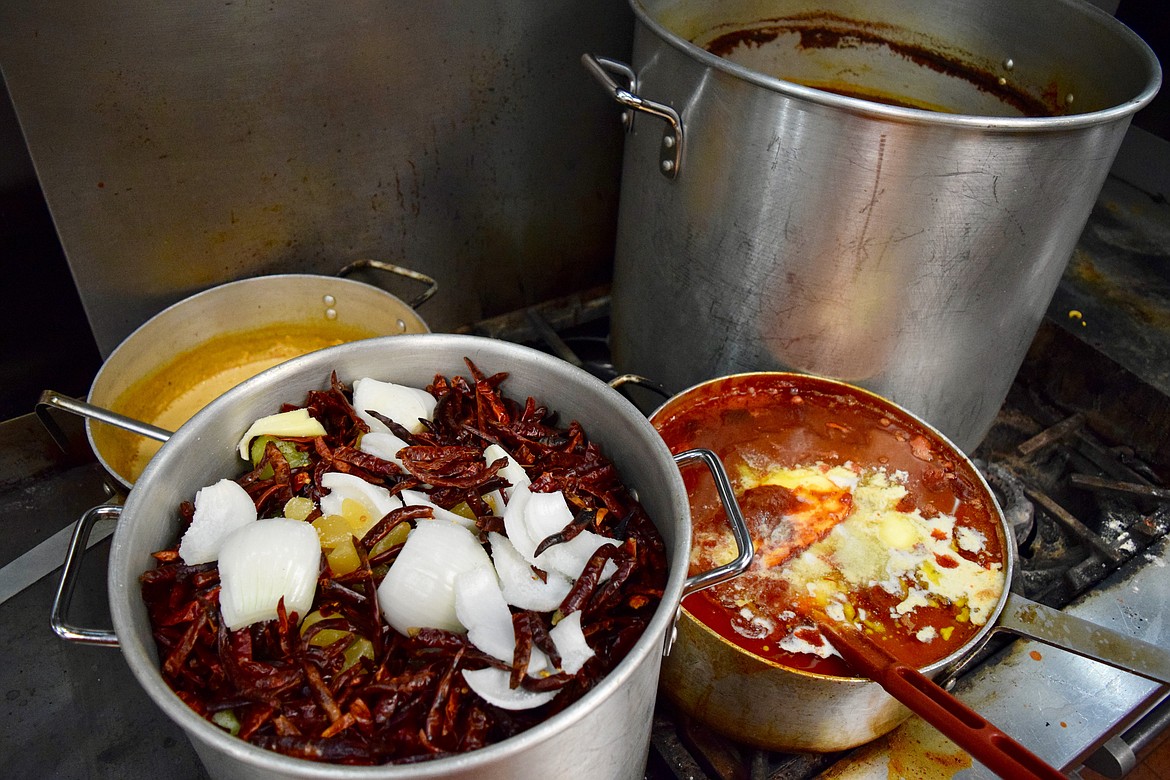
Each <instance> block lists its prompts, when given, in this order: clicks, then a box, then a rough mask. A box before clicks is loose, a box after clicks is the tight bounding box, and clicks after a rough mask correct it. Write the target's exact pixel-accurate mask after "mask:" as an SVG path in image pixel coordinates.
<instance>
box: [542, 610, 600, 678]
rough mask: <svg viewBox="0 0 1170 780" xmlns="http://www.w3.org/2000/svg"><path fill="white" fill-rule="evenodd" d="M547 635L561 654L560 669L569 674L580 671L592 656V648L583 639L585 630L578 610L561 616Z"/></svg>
mask: <svg viewBox="0 0 1170 780" xmlns="http://www.w3.org/2000/svg"><path fill="white" fill-rule="evenodd" d="M548 635H549V637H550V638H551V639H552V641H553V644H554V645H556V648H557V653H559V654H560V656H561V669H563V670H565V671H566V672H568V673H569V674H576V673H577V672H579V671H581V667H582V666H584V665H585V662H586V661H588V660H589V659H590V658H592V657H593V648H591V647H590V646H589V643H588V642H586V641H585V632H584V631H582V630H581V611H580V610H577V611H576V612H571V613H569V614H568V615H566V616H565V617H563V618H561V620H560V622H559V623H557V624H556V625H555V626H553V627H552V629H551V630H550V631H549V632H548Z"/></svg>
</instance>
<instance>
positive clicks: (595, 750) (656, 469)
mask: <svg viewBox="0 0 1170 780" xmlns="http://www.w3.org/2000/svg"><path fill="white" fill-rule="evenodd" d="M464 358H467V359H470V360H471V361H473V362H474V363H475V364H476V365H478V366H479V367H480V368H482V369H483V370H484V371H487V372H492V373H494V372H496V371H507V372H508V375H509V376H508V381H507V384H506V385H505V390H506V392H508V393H509V394H510V395H513V396H515V397H521V398H523V397H525V396H526V395H533V396H535V397H539V398H541V399H542V400H547V402H548V403H549V404H550V406H553V407H555V408H556V409H557V410H558V412H559V413H560V414H561V415H562V418H563V419H565V420H570V419H573V420H578V421H579V422H580V423H581V424H582V426H583V427H584V428H585V429H586V430H588V431H590V436H591V439H593V440H594V441H596V442H597V443H598V444H599V445H600V446H602V447H603V449H604V450H605V452H606V453H607V454H608V455H609V456H610V457H611V459H612V460H613V461H614V463H615V464H616V465H617V467H618V469H619V471H620V472H621V473H622V475H623V478H624V479H625V480H626V482H627V484H629V485H631V486H632V487H634V488H635V489H636V490H637V491H638V496H639V499H640V500H641V502H642V503H643V505H644V506H645V507H646V510H647V512H648V513H649V514H650V516H651V518H653V519H654V521H655V524H656V525H657V526H658V529H659V531H660V532H661V534H662V537H663V540H664V542H665V545H666V549H667V557H668V562H669V563H670V567H671V569H670V572H669V574H668V580H667V585H666V588H665V590H664V594H663V602H662V604H661V605H660V606H659V608H658V611H657V612H656V613H655V614H654V617H653V618H652V619H651V622H650V624H649V625H648V626H647V628H646V630H645V632H644V633H643V635H642V637H641V638H640V639H639V640H638V642H637V643H636V644H635V645H634V647H633V648H632V649H631V651H630V652H629V654H628V655H627V656H626V658H625V659H624V660H623V661H622V662H621V663H619V664H618V666H617V667H616V668H615V669H614V670H613V671H611V672H610V673H609V675H607V676H606V677H605V679H603V680H602V681H601V682H599V683H598V684H597V686H596V687H595V688H593V689H592V690H591V691H589V692H588V693H587V694H586V695H585V696H584V697H582V698H581V699H580V700H579V701H577V702H575V703H573V704H572V705H570V706H569V707H567V708H566V709H565V710H563V711H562V712H560V713H558V714H557V715H555V716H554V717H552V718H550V719H549V720H547V721H545V722H544V723H542V724H540V725H538V726H536V727H534V728H531V729H528V730H527V731H525V732H522V733H521V734H519V735H517V736H515V737H512V738H510V739H507V740H504V741H502V742H499V743H497V744H494V745H490V746H488V747H485V748H482V749H480V750H475V751H472V752H470V753H466V754H461V755H457V756H450V757H445V758H440V759H436V760H434V761H426V762H420V763H417V764H413V765H402V766H380V767H355V766H338V765H329V764H318V763H314V762H312V761H305V760H301V759H295V758H290V757H288V756H284V755H280V754H277V753H273V752H269V751H266V750H263V749H261V748H258V747H255V746H253V745H250V744H248V743H246V742H244V741H243V740H239V739H236V738H234V737H232V736H230V735H229V734H227V733H226V732H225V731H223V730H222V729H220V728H218V727H217V726H214V725H212V724H211V723H210V722H208V721H206V720H204V719H203V718H202V717H200V716H199V715H198V714H196V713H195V712H194V711H193V710H192V709H190V708H189V707H187V705H186V704H184V703H183V702H182V701H181V700H180V699H179V698H178V697H177V696H176V695H175V694H174V692H173V691H171V689H170V688H169V687H168V686H167V684H166V683H165V682H164V681H163V679H162V676H161V675H160V674H159V671H158V655H157V652H156V649H155V647H154V641H153V639H152V638H151V631H150V624H149V621H148V618H147V615H146V608H145V605H144V604H143V601H142V597H141V592H140V589H139V584H138V576H139V575H140V574H141V573H142V572H143V571H145V570H147V569H148V568H151V567H153V565H154V563H153V559H152V558H151V552H153V551H154V550H158V549H162V548H163V547H165V546H167V545H169V544H172V543H173V541H174V537H175V534H176V532H177V530H178V519H177V516H176V513H175V507H177V506H178V504H179V502H180V501H182V500H185V499H188V498H189V497H190V496H191V495H194V492H195V491H196V490H197V489H198V488H199V487H201V486H203V485H207V484H211V482H214V481H215V480H216V479H219V478H220V477H222V476H223V475H224V474H228V473H232V472H233V470H235V469H236V468H237V466H238V461H237V456H236V453H235V450H234V444H235V442H236V441H237V440H238V438H239V433H240V431H242V430H245V429H246V428H247V427H248V425H249V424H250V423H251V421H252V420H254V419H256V418H257V417H260V416H262V415H263V414H266V413H269V412H270V411H271V410H272V409H274V408H277V407H279V405H280V404H281V403H284V402H296V401H299V400H300V399H303V398H304V395H305V393H306V392H307V391H308V390H310V389H321V388H323V387H327V386H328V384H329V375H330V372H332V371H336V372H337V375H338V377H339V379H340V380H341V381H343V382H346V383H351V382H353V380H355V379H358V378H360V377H362V376H374V375H376V376H379V377H381V378H384V379H387V380H390V381H396V382H400V383H405V384H409V385H413V386H418V387H421V386H425V385H426V384H428V383H429V382H430V381H431V380H432V379H433V378H434V376H435V374H436V373H443V374H447V375H452V374H461V375H464V376H466V373H467V369H466V366H465V364H464V362H463V360H464ZM689 548H690V512H689V509H688V504H687V498H686V490H685V488H684V487H683V483H682V477H681V476H680V474H679V472H678V467H677V466H676V465H675V462H674V460H672V458H671V456H670V452H669V450H667V448H666V444H665V442H663V441H662V439H661V438H660V437H659V436H658V434H657V432H656V431H655V430H654V428H653V427H652V426H651V425H650V423H649V421H648V420H647V419H646V418H645V417H644V416H643V415H641V414H640V413H639V412H638V411H637V409H635V408H634V406H633V405H631V404H630V403H629V402H628V401H626V399H625V398H624V397H622V396H621V395H620V394H619V393H617V392H616V391H615V390H612V389H611V388H609V387H607V386H606V385H605V384H604V383H602V382H600V381H599V380H597V379H595V378H594V377H592V376H591V375H589V374H587V373H586V372H584V371H582V370H580V369H578V368H574V367H573V366H570V365H569V364H568V363H566V362H563V361H561V360H558V359H556V358H553V357H551V356H549V355H546V354H544V353H540V352H536V351H535V350H531V349H528V348H525V347H521V346H517V345H515V344H509V343H507V342H503V341H495V340H491V339H484V338H476V337H472V336H456V335H451V334H408V335H403V336H394V337H385V338H380V339H367V340H365V341H359V342H353V343H349V344H343V345H340V346H336V347H330V348H328V349H324V350H320V351H318V352H315V353H313V354H310V355H305V356H303V357H300V358H295V359H293V360H291V361H289V362H287V363H284V364H282V365H280V366H277V367H276V368H273V369H270V370H268V371H266V372H264V373H262V374H260V375H258V376H256V377H253V378H252V379H249V380H247V381H245V382H244V383H242V384H240V385H237V386H236V387H235V388H233V389H232V390H230V391H228V392H227V393H226V394H224V395H222V396H220V397H219V398H218V399H216V400H215V401H213V402H212V403H211V404H210V405H208V406H207V407H205V408H204V409H203V410H202V411H200V412H199V413H198V414H196V415H195V417H193V418H192V419H191V421H190V422H188V423H187V424H186V425H184V426H183V427H182V428H180V429H179V430H178V431H177V432H176V433H175V435H174V436H172V437H171V438H170V439H169V440H168V441H167V443H166V444H164V445H163V447H162V449H161V450H160V451H159V453H158V455H156V456H155V457H154V458H153V459H152V460H151V462H150V464H149V465H148V466H147V467H146V470H145V471H144V472H143V474H142V477H141V478H140V479H139V480H138V481H137V482H136V483H135V485H134V489H133V490H131V491H130V496H129V498H128V499H127V502H126V505H125V508H124V510H123V511H122V514H121V517H120V519H119V521H118V528H117V531H116V532H115V534H114V541H113V545H112V547H111V551H110V567H109V597H110V611H111V615H112V617H113V623H114V629H115V632H116V634H117V643H118V645H119V647H120V648H121V651H122V654H123V656H124V657H125V659H126V661H127V663H128V664H129V666H130V669H131V671H132V672H133V673H134V676H135V678H136V679H137V681H138V683H139V684H140V685H141V686H142V688H143V690H145V691H146V692H147V694H149V696H150V697H151V699H152V700H153V701H154V703H155V704H156V705H157V706H158V707H159V708H160V709H161V710H162V711H163V712H164V713H165V714H166V715H167V716H168V717H170V718H171V719H173V720H174V721H175V722H176V723H177V724H178V725H179V726H180V727H182V729H183V731H184V732H185V733H186V735H187V736H188V737H189V738H190V740H191V743H192V744H193V745H194V747H195V750H196V752H197V753H198V754H199V756H200V758H201V760H202V761H203V762H204V764H205V765H206V767H207V769H208V772H209V773H210V774H211V776H213V777H223V778H233V779H235V778H257V779H259V778H270V777H287V778H319V779H320V780H324V778H333V779H334V780H336V779H337V778H351V780H358V779H359V778H366V779H368V780H372V779H373V778H379V780H389V778H415V779H416V780H417V778H424V777H425V778H476V779H477V780H479V779H480V778H501V779H502V778H516V777H550V778H568V777H574V778H582V780H593V778H627V780H635V779H636V778H641V777H642V776H643V768H644V766H645V764H646V757H647V753H648V750H649V742H650V724H651V715H652V712H653V709H654V699H655V691H656V686H657V683H658V673H659V667H660V664H661V660H662V650H663V643H664V640H665V637H666V634H667V631H668V630H669V629H670V628H671V626H672V625H673V622H674V615H675V609H676V608H677V605H678V602H679V600H680V599H681V598H682V595H681V594H682V590H683V587H684V580H685V579H686V561H687V558H688V551H689Z"/></svg>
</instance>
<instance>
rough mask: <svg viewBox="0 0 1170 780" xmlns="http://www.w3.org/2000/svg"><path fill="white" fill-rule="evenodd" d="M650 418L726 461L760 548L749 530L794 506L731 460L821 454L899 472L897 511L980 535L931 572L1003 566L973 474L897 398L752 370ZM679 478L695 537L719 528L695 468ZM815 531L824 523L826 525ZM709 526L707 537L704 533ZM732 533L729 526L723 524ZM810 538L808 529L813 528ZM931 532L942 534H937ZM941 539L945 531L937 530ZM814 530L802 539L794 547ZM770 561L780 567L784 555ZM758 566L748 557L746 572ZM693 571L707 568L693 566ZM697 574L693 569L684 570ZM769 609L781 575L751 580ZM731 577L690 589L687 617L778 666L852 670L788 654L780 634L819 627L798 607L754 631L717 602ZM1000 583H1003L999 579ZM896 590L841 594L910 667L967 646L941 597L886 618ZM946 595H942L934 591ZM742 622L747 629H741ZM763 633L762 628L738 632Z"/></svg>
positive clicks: (779, 606)
mask: <svg viewBox="0 0 1170 780" xmlns="http://www.w3.org/2000/svg"><path fill="white" fill-rule="evenodd" d="M654 424H655V426H656V427H657V428H658V430H659V432H660V433H661V435H662V437H663V439H664V440H665V441H666V443H667V445H668V446H669V447H670V449H671V451H672V452H676V453H677V452H681V451H683V450H687V449H691V448H695V447H704V448H707V449H710V450H713V451H714V452H715V453H716V454H717V455H718V456H719V457H720V458H721V459H722V461H723V463H724V465H725V467H726V468H727V471H728V474H729V476H731V478H732V483H733V486H734V487H735V492H736V495H737V498H740V499H741V508H742V509H743V510H744V514H745V517H746V518H747V519H748V524H749V526H751V527H753V539H755V541H756V543H757V549H759V547H760V539H759V538H758V536H757V531H758V529H759V528H761V527H767V526H768V525H769V524H773V523H775V522H779V518H780V517H781V516H782V515H783V514H785V513H786V511H791V509H792V504H791V497H790V496H789V495H787V493H788V491H787V490H786V489H784V488H780V487H776V486H769V489H767V490H762V488H760V487H756V488H755V489H753V490H748V489H747V488H748V487H751V486H745V485H744V484H743V483H742V480H741V478H740V476H739V475H740V474H741V473H743V469H741V468H740V467H741V466H743V465H744V464H747V463H754V464H757V466H758V464H759V463H760V462H762V461H764V462H767V463H769V464H775V467H776V468H792V467H798V466H806V465H811V464H813V463H816V462H822V463H825V464H828V465H829V466H836V465H845V464H852V466H853V467H854V469H855V470H856V469H862V470H864V469H874V468H882V469H884V470H885V471H886V472H887V473H888V474H892V473H894V472H904V473H905V483H904V484H905V487H906V488H907V490H908V493H907V496H906V497H905V498H904V499H903V500H902V501H900V502H899V504H898V507H897V508H898V510H899V511H904V512H909V511H911V510H913V509H914V508H917V509H918V510H920V512H921V514H922V516H923V517H926V518H934V517H937V516H938V515H940V514H945V515H950V516H953V517H954V518H955V525H956V528H959V527H964V526H965V527H967V528H970V529H972V530H974V531H977V532H978V533H979V534H981V535H982V537H983V538H984V539H985V540H986V542H985V544H984V545H983V546H982V548H980V549H977V550H975V551H971V550H964V549H958V547H957V546H956V547H954V548H953V549H952V550H951V551H950V552H948V553H946V554H945V555H939V556H936V563H937V564H938V566H939V567H940V569H947V568H950V569H953V568H955V567H957V566H959V564H960V561H959V558H960V557H962V558H966V559H967V560H968V561H973V562H975V563H978V564H979V565H980V566H982V567H983V568H984V569H989V570H993V569H995V567H997V566H998V567H999V571H1000V572H1002V569H1003V563H1004V542H1003V537H1002V527H1001V525H1000V522H999V518H998V514H997V513H996V510H995V508H994V504H993V502H992V501H991V500H990V499H989V496H988V495H987V493H986V489H985V487H984V485H983V482H982V480H981V479H980V478H979V476H978V475H977V474H976V473H975V471H974V470H973V468H972V467H971V466H970V465H969V463H968V462H967V461H966V459H965V458H963V457H962V456H961V455H960V454H958V453H956V452H955V451H954V450H953V449H952V448H951V447H949V446H948V445H947V444H946V443H945V442H943V441H942V440H941V439H940V438H939V437H938V436H937V435H936V434H934V433H933V432H932V431H930V429H928V428H927V427H926V426H924V425H922V424H921V423H919V422H917V421H916V420H915V419H914V418H913V417H911V416H910V415H908V414H906V413H905V412H903V411H902V410H900V409H899V408H898V407H896V406H894V405H893V404H890V403H888V402H885V401H883V400H882V399H879V398H877V397H875V396H871V395H869V394H868V393H864V392H862V391H858V390H855V389H853V388H850V387H848V386H847V385H842V384H840V383H835V382H828V381H824V380H819V379H816V378H814V377H802V376H797V375H790V374H749V375H744V376H739V377H730V378H727V379H723V380H718V381H716V382H714V383H709V384H708V385H704V386H703V387H702V388H699V389H698V390H697V391H691V393H688V394H687V395H685V396H680V397H678V398H676V399H674V400H672V401H671V402H670V404H668V405H667V407H665V408H664V409H662V410H660V411H659V412H658V413H657V414H656V415H655V418H654ZM683 480H684V483H685V484H686V487H687V492H688V495H689V498H690V503H691V513H692V519H693V524H694V530H695V538H696V540H697V539H698V538H699V537H700V535H701V534H702V532H704V531H707V532H709V533H710V532H713V529H714V528H718V529H721V530H722V529H726V528H727V527H728V525H727V518H726V515H725V513H724V511H723V509H722V506H721V504H720V503H719V500H718V496H717V495H716V493H715V489H714V485H713V483H712V481H711V479H710V478H709V476H707V475H706V474H705V473H701V470H699V469H688V470H686V471H685V472H684V474H683ZM834 524H835V523H828V526H829V527H828V528H827V529H826V530H825V531H824V533H821V534H820V536H818V537H817V538H820V537H822V536H824V534H825V533H828V532H829V531H831V528H832V525H834ZM709 533H708V535H707V536H704V538H708V536H709ZM727 533H729V532H727ZM814 535H815V534H814ZM936 538H939V537H938V536H936ZM943 538H945V535H944V536H943ZM815 541H816V539H815V538H814V539H803V538H802V539H800V540H799V542H800V545H801V546H800V549H798V550H796V551H795V552H794V555H795V554H799V552H800V551H802V550H803V549H804V548H805V547H807V546H808V544H810V543H812V542H815ZM777 565H780V566H783V565H784V562H783V561H781V562H779V563H778V564H777ZM759 567H760V556H757V561H756V564H755V565H754V567H753V572H749V574H746V575H744V576H745V577H752V576H753V574H754V573H755V571H756V570H757V569H758V568H759ZM695 568H707V567H706V566H700V567H695ZM694 573H697V572H695V571H692V574H694ZM757 585H758V587H759V588H760V589H761V590H760V591H759V593H762V594H763V598H764V599H765V600H766V601H767V603H768V604H769V605H770V606H771V607H772V609H771V611H772V612H775V613H782V612H783V611H784V610H785V609H786V608H788V607H789V606H791V605H792V604H793V603H794V600H793V596H794V594H791V593H789V592H788V588H789V587H790V586H789V585H788V583H787V582H785V581H784V580H782V579H778V578H767V579H766V581H765V580H762V579H761V581H760V582H759V583H755V582H753V587H757ZM730 587H732V586H731V585H724V586H716V587H714V588H709V589H707V590H704V591H700V592H699V593H695V594H692V595H691V596H688V597H687V598H686V599H685V600H684V601H683V606H684V608H685V609H686V610H687V611H688V612H689V613H690V614H691V615H692V616H693V617H695V618H696V619H698V620H699V621H701V622H702V623H704V624H706V625H707V626H709V627H710V628H711V629H713V630H714V631H716V632H718V633H719V634H720V635H721V636H723V637H725V638H726V639H728V640H729V641H731V642H733V643H735V644H736V645H738V646H739V647H742V648H743V649H745V650H747V651H749V652H751V653H754V654H756V655H759V656H761V657H764V658H767V659H769V660H772V661H775V662H777V663H780V664H783V665H785V666H789V667H793V668H798V669H805V670H809V671H814V672H819V673H823V674H835V675H841V676H852V674H851V672H850V671H849V669H848V668H847V667H846V666H845V665H844V663H843V662H842V661H841V659H840V658H839V657H837V656H831V657H829V658H827V659H822V658H820V657H818V656H816V655H814V654H811V653H791V652H786V651H784V650H782V649H780V648H779V647H778V646H777V642H779V641H780V640H782V639H783V638H784V637H785V636H786V635H787V634H789V632H793V633H795V635H796V636H797V637H799V638H800V639H803V640H805V641H808V642H810V643H813V644H817V643H819V642H823V641H824V640H823V639H822V638H821V637H820V635H819V632H817V631H815V629H812V628H801V626H808V625H811V622H810V621H809V620H807V619H806V618H803V617H801V616H799V615H796V616H794V617H793V618H792V619H791V621H790V622H788V623H786V624H783V625H779V626H777V627H776V628H775V630H774V631H772V632H771V633H765V631H764V629H761V630H757V631H752V630H750V627H746V626H745V623H744V621H743V620H742V619H740V618H738V617H737V615H736V613H735V612H733V611H732V610H730V609H728V608H727V607H725V606H723V605H721V604H720V603H719V598H720V596H722V595H725V594H726V593H729V592H730V591H729V590H728V589H729V588H730ZM999 587H1002V581H1001V582H1000V585H999ZM902 598H903V597H902V595H900V594H891V593H889V592H887V591H886V590H883V589H882V588H880V587H877V586H874V587H864V588H860V589H856V590H854V591H852V592H851V593H850V594H849V603H850V604H851V605H852V606H853V607H854V608H859V609H864V610H865V613H866V626H867V627H866V631H867V633H869V634H870V635H871V637H872V638H874V639H877V640H879V642H881V643H882V644H883V645H884V646H886V648H887V649H888V650H889V651H890V652H891V653H892V654H894V655H895V656H896V657H898V658H899V659H900V660H902V661H904V662H906V663H910V664H912V665H914V666H917V667H923V666H927V665H929V664H930V663H933V662H935V661H937V660H940V659H941V658H944V657H946V656H948V655H950V654H951V653H952V652H954V651H955V650H957V649H958V648H960V647H961V646H962V645H964V644H965V643H966V642H967V641H968V640H970V639H971V638H972V637H973V636H974V635H975V634H976V633H977V632H978V631H979V630H980V629H981V626H980V625H975V624H974V623H972V622H970V621H964V620H963V619H962V615H961V612H962V610H961V609H958V608H956V607H954V606H953V605H951V604H950V603H949V602H945V603H940V604H931V605H925V606H919V607H917V608H915V609H913V610H911V611H909V612H906V614H903V615H900V616H897V617H896V618H894V617H891V615H892V614H893V613H892V609H893V607H894V606H896V605H897V604H898V603H899V602H900V601H901V600H902ZM940 601H943V600H940ZM745 627H746V628H748V629H749V630H746V631H745ZM929 627H934V628H935V629H936V631H937V630H938V629H941V628H945V627H953V628H951V629H950V630H949V631H947V632H946V634H947V635H946V636H945V637H944V636H943V635H941V633H940V634H939V635H937V636H936V637H935V638H933V639H931V640H930V641H928V642H924V641H921V640H920V639H916V638H915V634H916V633H918V632H919V631H920V630H921V629H924V628H929ZM745 633H749V634H764V635H760V636H745Z"/></svg>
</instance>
